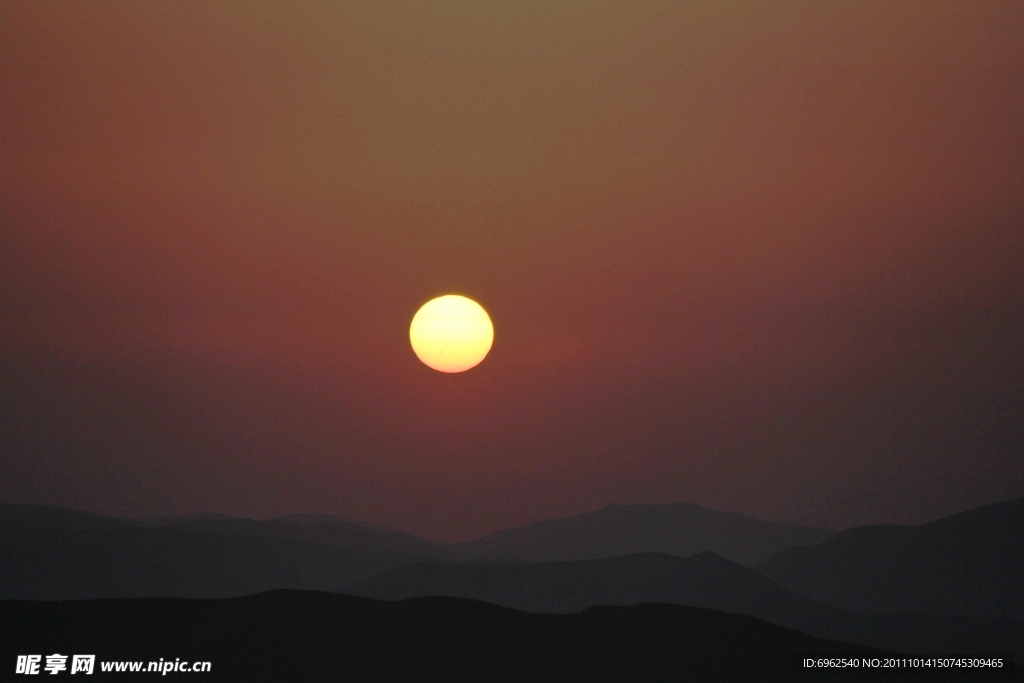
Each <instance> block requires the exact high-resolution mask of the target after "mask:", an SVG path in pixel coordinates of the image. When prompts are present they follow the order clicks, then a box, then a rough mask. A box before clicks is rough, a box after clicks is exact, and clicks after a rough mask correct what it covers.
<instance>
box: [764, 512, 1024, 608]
mask: <svg viewBox="0 0 1024 683" xmlns="http://www.w3.org/2000/svg"><path fill="white" fill-rule="evenodd" d="M756 570H757V571H758V572H760V573H761V574H763V575H764V576H767V577H769V578H771V579H772V580H773V581H776V582H778V583H779V584H781V585H783V586H785V587H786V588H789V589H790V590H792V591H794V592H796V593H800V594H801V595H804V596H807V597H810V598H814V599H815V600H820V601H821V602H825V603H828V604H831V605H834V606H837V607H841V608H844V609H848V610H853V611H858V612H865V613H873V614H909V613H915V614H956V615H964V616H972V617H984V618H1005V619H1016V620H1022V621H1024V498H1019V499H1017V500H1011V501H1006V502H1003V503H997V504H995V505H988V506H985V507H981V508H976V509H974V510H968V511H967V512H963V513H961V514H958V515H953V516H952V517H946V518H944V519H940V520H938V521H935V522H931V523H929V524H922V525H919V526H863V527H856V528H853V529H848V530H846V531H843V532H842V533H839V534H837V535H835V536H834V537H832V538H830V539H828V540H826V541H825V542H823V543H821V544H819V545H817V546H814V547H809V548H789V549H787V550H785V551H782V552H781V553H779V554H778V555H776V556H775V557H772V558H770V559H769V560H767V561H765V562H763V563H761V564H759V565H758V566H757V567H756Z"/></svg>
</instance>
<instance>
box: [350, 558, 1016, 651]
mask: <svg viewBox="0 0 1024 683" xmlns="http://www.w3.org/2000/svg"><path fill="white" fill-rule="evenodd" d="M344 590H345V592H346V593H351V594H354V595H361V596H364V597H368V598H375V599H381V600H403V599H408V598H414V597H422V596H448V597H462V598H471V599H474V600H481V601H484V602H489V603H493V604H497V605H503V606H506V607H511V608H515V609H519V610H524V611H528V612H539V613H572V612H579V611H582V610H584V609H586V608H588V607H592V606H595V605H638V604H643V603H665V604H675V605H689V606H693V607H703V608H710V609H715V610H719V611H724V612H731V613H736V614H745V615H748V616H753V617H757V618H759V619H763V620H765V621H768V622H771V623H773V624H779V625H781V626H786V627H788V628H794V629H797V630H800V631H803V632H806V633H809V634H811V635H814V636H817V637H821V638H831V639H836V640H844V641H849V642H856V643H863V644H867V645H874V646H877V647H883V648H887V649H893V650H900V651H905V652H952V651H957V650H964V649H967V650H972V651H978V652H982V651H989V652H996V651H999V652H1004V651H1012V652H1014V655H1015V656H1016V657H1017V658H1018V659H1019V660H1020V661H1024V623H1019V622H1013V621H1008V620H986V619H973V618H964V617H949V616H917V615H886V616H869V615H863V614H856V613H852V612H848V611H845V610H841V609H838V608H835V607H831V606H829V605H825V604H823V603H821V602H817V601H814V600H810V599H808V598H805V597H803V596H800V595H797V594H795V593H793V592H791V591H789V590H787V589H785V588H783V587H782V586H779V585H778V584H776V583H775V582H773V581H771V580H769V579H767V578H765V577H764V576H761V575H760V574H758V573H756V572H754V571H753V570H750V569H747V568H745V567H743V566H741V565H739V564H736V563H735V562H732V561H730V560H727V559H725V558H722V557H719V556H717V555H715V554H713V553H709V552H705V553H700V554H698V555H694V556H692V557H688V558H680V557H675V556H673V555H664V554H656V553H649V554H641V555H627V556H623V557H616V558H611V559H607V560H583V561H576V562H546V563H538V564H521V565H505V566H452V565H442V564H434V563H422V564H415V565H408V566H404V567H400V568H397V569H392V570H390V571H387V572H385V573H383V574H380V575H378V576H374V577H371V578H368V579H363V580H361V581H358V582H356V583H354V584H352V585H350V586H347V587H346V588H345V589H344Z"/></svg>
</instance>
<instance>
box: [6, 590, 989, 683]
mask: <svg viewBox="0 0 1024 683" xmlns="http://www.w3.org/2000/svg"><path fill="white" fill-rule="evenodd" d="M55 652H56V653H62V654H71V655H73V654H95V655H96V658H97V661H98V664H97V673H96V674H94V676H95V678H97V679H106V678H109V679H117V680H131V679H132V676H130V675H129V674H124V673H112V674H106V675H104V674H103V673H102V671H101V666H102V662H105V661H117V660H129V661H133V660H138V661H145V662H148V661H158V660H159V659H161V658H162V659H164V660H167V661H173V660H175V659H181V660H184V661H209V662H210V663H211V670H210V673H209V674H203V675H198V674H194V673H181V674H175V673H171V674H169V676H168V677H169V678H171V679H174V678H185V679H188V680H199V679H200V678H201V679H202V680H211V681H212V680H216V681H246V682H250V683H251V682H255V681H274V682H275V683H280V682H284V681H302V682H303V683H305V682H308V681H347V682H352V683H355V682H357V681H416V682H417V683H420V682H423V681H451V682H454V681H473V682H474V683H479V682H484V681H558V682H559V683H564V682H569V681H587V682H593V681H616V682H617V683H621V682H624V681H643V682H645V683H646V682H655V681H672V682H673V683H675V682H677V681H790V680H830V681H835V680H878V679H879V677H878V676H877V673H876V675H873V676H869V677H867V678H865V677H864V676H863V674H862V673H860V672H859V671H857V672H854V673H853V674H852V675H851V676H842V675H828V676H825V677H823V678H822V677H817V676H806V675H805V674H802V673H800V674H797V673H794V670H793V653H803V652H806V653H836V652H843V653H850V654H854V653H856V654H858V655H860V656H876V657H884V653H881V652H880V651H877V650H872V649H870V648H865V647H859V646H851V645H845V644H842V643H838V642H831V641H825V640H820V639H817V638H813V637H811V636H807V635H805V634H802V633H799V632H797V631H793V630H789V629H785V628H781V627H778V626H773V625H771V624H767V623H765V622H762V621H759V620H756V619H752V618H750V617H744V616H739V615H731V614H725V613H721V612H715V611H712V610H705V609H698V608H688V607H678V606H671V605H641V606H637V607H596V608H592V609H589V610H587V611H585V612H582V613H579V614H572V615H540V614H527V613H523V612H516V611H513V610H509V609H506V608H502V607H497V606H494V605H488V604H484V603H480V602H475V601H469V600H460V599H454V598H422V599H416V600H408V601H402V602H391V603H389V602H376V601H372V600H367V599H362V598H356V597H350V596H344V595H335V594H326V593H314V592H293V591H273V592H270V593H264V594H260V595H254V596H249V597H244V598H233V599H226V600H210V601H202V600H183V599H134V600H98V601H80V602H52V603H39V602H10V601H8V602H0V662H2V666H3V670H4V671H5V672H8V671H13V670H14V663H15V660H16V656H17V655H18V654H31V653H39V654H43V655H46V654H51V653H55ZM152 677H153V674H140V675H139V676H136V678H140V679H144V680H151V679H152ZM18 678H21V677H18ZM986 678H988V677H980V678H979V677H978V676H977V675H975V676H968V675H959V676H958V677H954V678H953V680H985V679H986ZM884 680H921V678H920V676H908V675H905V674H902V675H899V674H898V675H896V676H888V677H884ZM929 680H934V677H929Z"/></svg>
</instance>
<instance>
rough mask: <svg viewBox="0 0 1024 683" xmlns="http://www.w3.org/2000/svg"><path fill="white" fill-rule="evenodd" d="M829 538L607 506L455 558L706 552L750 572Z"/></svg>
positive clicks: (682, 506)
mask: <svg viewBox="0 0 1024 683" xmlns="http://www.w3.org/2000/svg"><path fill="white" fill-rule="evenodd" d="M830 536H832V532H830V531H825V530H824V529H817V528H814V527H807V526H794V525H790V524H779V523H776V522H764V521H761V520H758V519H753V518H751V517H745V516H744V515H740V514H736V513H732V512H718V511H717V510H709V509H708V508H704V507H701V506H699V505H691V504H689V503H673V504H669V505H646V504H639V505H609V506H607V507H604V508H601V509H600V510H596V511H594V512H588V513H585V514H581V515H575V516H573V517H566V518H564V519H549V520H544V521H540V522H534V523H533V524H527V525H526V526H523V527H519V528H517V529H506V530H503V531H498V532H496V533H493V534H489V535H487V536H484V537H483V538H480V539H477V540H475V541H469V542H466V543H461V544H459V545H458V546H456V548H457V550H458V551H459V552H461V553H463V554H464V555H466V556H470V557H489V558H512V559H517V560H523V561H530V562H551V561H558V560H593V559H601V558H607V557H615V556H618V555H632V554H636V553H649V552H657V553H667V554H669V555H679V556H682V557H686V556H689V555H694V554H696V553H700V552H703V551H705V550H707V551H711V552H713V553H715V554H717V555H721V556H722V557H726V558H728V559H730V560H732V561H733V562H738V563H739V564H742V565H744V566H748V567H749V566H753V565H755V564H757V563H759V562H762V561H763V560H766V559H767V558H769V557H771V556H772V555H775V554H776V553H778V552H780V551H781V550H784V549H785V548H790V547H793V546H805V545H814V544H816V543H820V542H822V541H824V540H825V539H827V538H829V537H830Z"/></svg>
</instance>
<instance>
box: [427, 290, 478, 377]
mask: <svg viewBox="0 0 1024 683" xmlns="http://www.w3.org/2000/svg"><path fill="white" fill-rule="evenodd" d="M409 341H410V342H412V350H413V351H415V352H416V356H417V357H418V358H419V359H420V360H421V361H423V363H424V364H425V365H427V366H428V367H431V368H433V369H434V370H438V371H440V372H449V373H453V372H463V371H465V370H469V369H470V368H472V367H475V366H476V365H478V364H479V363H480V361H482V360H483V359H484V357H486V356H487V352H488V351H490V350H491V344H492V343H493V342H494V326H493V325H491V319H490V317H489V316H488V315H487V311H485V310H484V309H483V307H482V306H481V305H480V304H478V303H477V302H475V301H473V300H472V299H467V298H466V297H464V296H458V295H457V294H448V295H446V296H441V297H438V298H436V299H431V300H430V301H428V302H427V303H425V304H423V306H422V307H420V310H419V311H417V312H416V315H415V316H413V319H412V324H411V325H410V326H409Z"/></svg>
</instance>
